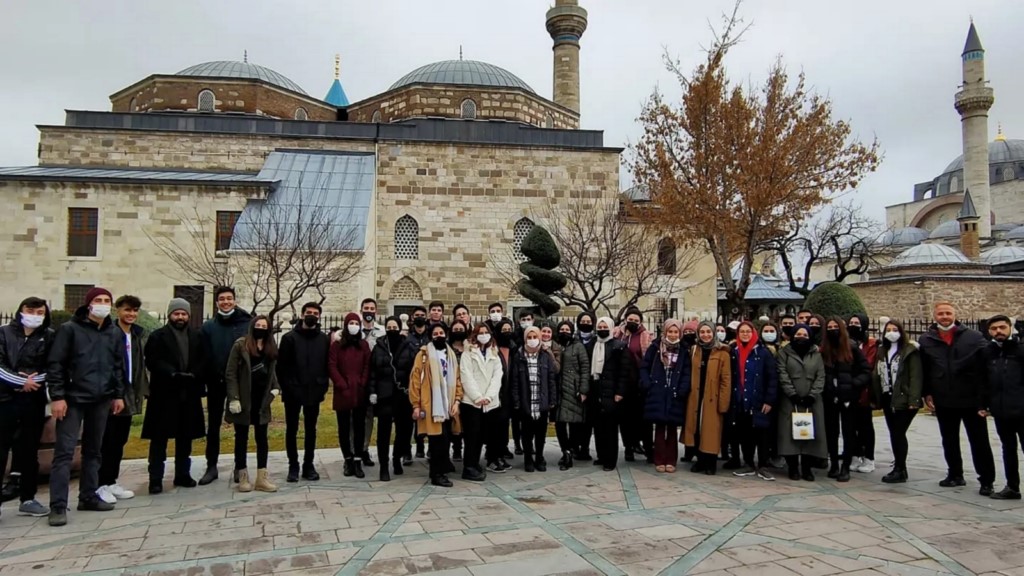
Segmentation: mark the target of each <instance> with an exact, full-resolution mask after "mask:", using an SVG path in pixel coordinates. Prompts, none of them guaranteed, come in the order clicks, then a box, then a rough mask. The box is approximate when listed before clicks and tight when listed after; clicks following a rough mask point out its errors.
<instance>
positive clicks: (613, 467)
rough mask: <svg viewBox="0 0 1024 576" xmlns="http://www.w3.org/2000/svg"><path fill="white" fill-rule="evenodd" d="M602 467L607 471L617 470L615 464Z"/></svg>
mask: <svg viewBox="0 0 1024 576" xmlns="http://www.w3.org/2000/svg"><path fill="white" fill-rule="evenodd" d="M601 469H602V470H604V471H605V472H615V466H604V467H602V468H601Z"/></svg>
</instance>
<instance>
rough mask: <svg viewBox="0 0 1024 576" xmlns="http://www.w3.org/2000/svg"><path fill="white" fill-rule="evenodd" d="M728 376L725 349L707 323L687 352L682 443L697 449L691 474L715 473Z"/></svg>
mask: <svg viewBox="0 0 1024 576" xmlns="http://www.w3.org/2000/svg"><path fill="white" fill-rule="evenodd" d="M730 390H732V373H731V371H730V366H729V346H727V345H726V344H724V343H723V342H722V341H721V340H720V339H719V338H718V336H717V335H716V333H715V326H714V325H713V324H711V323H710V322H701V323H700V325H699V326H698V328H697V345H696V346H694V347H693V349H692V351H691V353H690V395H689V398H688V400H687V405H686V426H685V427H684V429H683V443H684V444H686V445H687V446H689V447H692V448H694V449H696V450H697V462H696V463H695V464H694V465H693V466H692V467H691V468H690V471H691V472H703V473H705V474H707V475H713V474H715V473H716V472H717V471H718V461H717V458H718V453H719V451H721V448H722V446H721V444H722V427H723V420H724V418H725V413H726V412H728V411H729V392H730Z"/></svg>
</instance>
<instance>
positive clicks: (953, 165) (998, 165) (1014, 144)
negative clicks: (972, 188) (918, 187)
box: [935, 134, 1024, 196]
mask: <svg viewBox="0 0 1024 576" xmlns="http://www.w3.org/2000/svg"><path fill="white" fill-rule="evenodd" d="M1021 165H1024V140H1010V139H1008V138H1006V137H1004V136H1002V135H1001V134H1000V135H999V137H997V138H996V139H995V140H994V141H992V142H989V144H988V170H989V182H990V183H991V184H992V185H996V184H1000V183H1002V182H1007V181H1011V180H1016V179H1017V177H1018V176H1019V175H1021V172H1022V170H1021V169H1020V167H1021ZM954 178H955V181H954ZM935 187H936V195H938V196H943V195H945V194H956V193H958V192H963V191H964V157H963V155H960V156H957V157H956V158H954V159H953V161H952V162H950V163H949V165H948V166H946V169H945V170H943V171H942V174H940V175H939V176H938V177H937V178H936V179H935Z"/></svg>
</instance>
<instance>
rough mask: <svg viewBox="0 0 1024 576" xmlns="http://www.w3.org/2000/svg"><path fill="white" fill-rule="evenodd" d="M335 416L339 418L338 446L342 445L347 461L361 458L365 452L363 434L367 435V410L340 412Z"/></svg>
mask: <svg viewBox="0 0 1024 576" xmlns="http://www.w3.org/2000/svg"><path fill="white" fill-rule="evenodd" d="M335 415H336V416H337V417H338V444H339V445H341V454H342V456H344V457H345V459H346V460H348V459H351V458H355V457H356V456H359V455H360V454H362V452H363V440H364V438H363V434H365V433H366V427H365V425H364V424H365V422H366V408H365V407H362V406H360V407H358V408H355V409H353V410H339V411H338V412H335ZM354 424H357V425H354ZM356 450H358V451H359V452H358V453H357V452H356Z"/></svg>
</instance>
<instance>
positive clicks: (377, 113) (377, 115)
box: [370, 110, 380, 123]
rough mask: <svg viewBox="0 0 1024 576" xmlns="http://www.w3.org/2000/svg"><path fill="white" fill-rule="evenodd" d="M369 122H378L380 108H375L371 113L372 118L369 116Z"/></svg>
mask: <svg viewBox="0 0 1024 576" xmlns="http://www.w3.org/2000/svg"><path fill="white" fill-rule="evenodd" d="M370 122H373V123H379V122H380V110H377V111H375V112H374V113H373V118H370Z"/></svg>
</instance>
